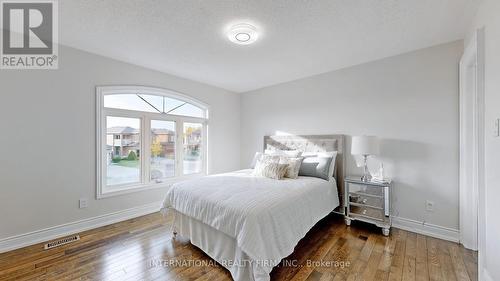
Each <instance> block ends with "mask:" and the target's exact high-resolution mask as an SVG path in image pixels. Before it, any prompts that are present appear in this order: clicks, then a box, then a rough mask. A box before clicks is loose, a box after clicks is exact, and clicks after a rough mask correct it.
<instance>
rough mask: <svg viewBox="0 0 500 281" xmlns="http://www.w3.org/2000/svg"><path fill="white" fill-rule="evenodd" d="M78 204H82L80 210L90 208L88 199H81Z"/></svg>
mask: <svg viewBox="0 0 500 281" xmlns="http://www.w3.org/2000/svg"><path fill="white" fill-rule="evenodd" d="M78 203H79V204H80V209H84V208H87V207H88V206H89V201H88V200H87V198H80V200H78Z"/></svg>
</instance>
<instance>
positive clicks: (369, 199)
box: [349, 192, 384, 210]
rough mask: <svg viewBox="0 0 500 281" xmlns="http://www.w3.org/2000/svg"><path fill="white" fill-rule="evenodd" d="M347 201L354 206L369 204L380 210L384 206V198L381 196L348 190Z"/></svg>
mask: <svg viewBox="0 0 500 281" xmlns="http://www.w3.org/2000/svg"><path fill="white" fill-rule="evenodd" d="M349 203H351V204H352V205H355V206H361V207H362V206H365V205H366V206H370V207H375V208H378V209H380V210H382V209H383V208H384V199H383V198H381V197H374V196H369V195H365V194H363V193H356V192H350V193H349Z"/></svg>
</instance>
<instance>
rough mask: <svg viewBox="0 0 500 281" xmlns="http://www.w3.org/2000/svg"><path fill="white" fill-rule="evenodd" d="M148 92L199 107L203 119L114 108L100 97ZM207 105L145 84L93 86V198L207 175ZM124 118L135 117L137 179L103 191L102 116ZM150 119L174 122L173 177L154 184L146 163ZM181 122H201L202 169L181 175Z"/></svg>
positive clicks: (147, 159)
mask: <svg viewBox="0 0 500 281" xmlns="http://www.w3.org/2000/svg"><path fill="white" fill-rule="evenodd" d="M138 93H141V94H148V95H157V96H164V97H168V98H173V99H177V100H180V101H183V102H187V103H190V104H192V105H195V106H197V107H199V108H201V109H202V110H203V111H204V115H205V117H204V118H199V117H189V116H182V115H175V114H165V113H154V112H145V111H136V110H129V109H117V108H106V107H104V97H105V96H107V95H113V94H138ZM209 110H210V109H209V106H208V105H207V104H205V103H202V102H200V101H198V100H195V99H193V98H191V97H189V96H187V95H184V94H182V93H179V92H176V91H172V90H169V89H162V88H154V87H145V86H98V87H96V142H97V147H96V168H97V169H96V170H97V177H96V184H97V188H96V198H97V199H102V198H107V197H112V196H117V195H121V194H127V193H132V192H138V191H145V190H150V189H155V188H161V187H166V186H169V185H171V184H172V183H175V182H178V181H181V180H185V179H188V178H195V177H200V176H204V175H206V174H207V169H208V164H207V163H208V153H207V151H208V120H209V119H208V113H209ZM107 116H115V117H126V118H139V119H140V124H141V129H140V139H141V144H140V149H141V153H140V156H139V158H140V162H141V165H140V169H141V172H140V181H139V183H131V184H121V185H111V186H109V188H110V189H116V190H112V191H106V189H107V188H108V186H107V185H106V177H107V152H106V135H107V126H106V117H107ZM151 120H159V121H171V122H175V176H174V177H170V178H166V179H164V181H163V182H162V183H154V182H153V181H151V179H150V162H151V153H148V151H149V150H148V149H150V148H151V133H150V132H151ZM184 123H200V124H202V145H201V146H202V148H201V157H202V170H201V172H200V173H195V174H187V175H184V171H183V158H184V145H183V133H184V131H183V125H184Z"/></svg>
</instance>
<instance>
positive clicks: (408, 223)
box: [392, 217, 460, 243]
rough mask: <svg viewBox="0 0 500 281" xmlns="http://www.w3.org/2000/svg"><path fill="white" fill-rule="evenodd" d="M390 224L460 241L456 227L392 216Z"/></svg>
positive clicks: (435, 236)
mask: <svg viewBox="0 0 500 281" xmlns="http://www.w3.org/2000/svg"><path fill="white" fill-rule="evenodd" d="M392 226H393V227H395V228H399V229H403V230H407V231H411V232H415V233H418V234H423V235H427V236H431V237H434V238H439V239H443V240H447V241H451V242H457V243H458V242H459V241H460V232H459V231H458V229H453V228H448V227H443V226H439V225H434V224H429V223H424V222H420V221H416V220H412V219H407V218H400V217H393V218H392Z"/></svg>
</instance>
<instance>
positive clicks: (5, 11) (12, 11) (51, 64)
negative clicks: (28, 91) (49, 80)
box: [0, 0, 58, 69]
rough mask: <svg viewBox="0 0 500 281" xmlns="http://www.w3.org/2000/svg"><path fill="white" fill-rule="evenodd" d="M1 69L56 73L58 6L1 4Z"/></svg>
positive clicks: (7, 0)
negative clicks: (52, 70)
mask: <svg viewBox="0 0 500 281" xmlns="http://www.w3.org/2000/svg"><path fill="white" fill-rule="evenodd" d="M0 5H1V13H0V14H1V15H2V20H1V24H2V34H1V36H2V44H1V48H2V49H1V53H0V68H3V69H57V67H58V57H57V55H58V54H57V51H58V46H57V35H58V29H57V27H58V26H57V2H56V0H45V1H37V0H33V1H13V0H2V1H0Z"/></svg>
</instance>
